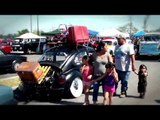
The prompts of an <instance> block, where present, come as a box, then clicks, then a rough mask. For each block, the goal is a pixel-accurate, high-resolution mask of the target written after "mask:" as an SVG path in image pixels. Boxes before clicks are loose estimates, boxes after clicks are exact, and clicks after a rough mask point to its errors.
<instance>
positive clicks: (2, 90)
mask: <svg viewBox="0 0 160 120" xmlns="http://www.w3.org/2000/svg"><path fill="white" fill-rule="evenodd" d="M14 104H17V101H16V100H15V99H14V94H13V90H12V88H11V87H8V86H2V85H0V105H14Z"/></svg>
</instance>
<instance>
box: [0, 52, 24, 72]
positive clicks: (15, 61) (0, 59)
mask: <svg viewBox="0 0 160 120" xmlns="http://www.w3.org/2000/svg"><path fill="white" fill-rule="evenodd" d="M23 61H27V57H25V56H20V55H12V54H6V53H5V52H3V51H2V50H0V71H4V70H8V69H9V70H13V71H15V70H16V68H17V67H18V66H19V64H20V63H21V62H23Z"/></svg>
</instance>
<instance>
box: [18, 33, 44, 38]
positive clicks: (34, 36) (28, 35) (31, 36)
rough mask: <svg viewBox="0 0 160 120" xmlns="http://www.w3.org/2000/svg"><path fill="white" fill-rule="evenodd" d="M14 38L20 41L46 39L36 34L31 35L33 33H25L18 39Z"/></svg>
mask: <svg viewBox="0 0 160 120" xmlns="http://www.w3.org/2000/svg"><path fill="white" fill-rule="evenodd" d="M16 38H21V39H38V38H39V39H40V38H42V39H43V38H46V37H45V36H38V35H36V34H33V33H25V34H23V35H21V36H19V37H16Z"/></svg>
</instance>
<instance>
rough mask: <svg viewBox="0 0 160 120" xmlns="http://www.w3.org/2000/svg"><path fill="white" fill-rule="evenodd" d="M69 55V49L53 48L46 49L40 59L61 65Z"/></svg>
mask: <svg viewBox="0 0 160 120" xmlns="http://www.w3.org/2000/svg"><path fill="white" fill-rule="evenodd" d="M68 55H69V52H68V51H67V49H61V48H53V49H49V50H48V51H46V52H45V53H44V54H43V55H42V56H41V58H40V59H39V61H50V62H53V63H54V64H55V65H56V66H58V67H59V66H60V65H61V64H62V63H63V62H64V61H65V60H66V58H67V57H68Z"/></svg>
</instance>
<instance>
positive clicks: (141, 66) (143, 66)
mask: <svg viewBox="0 0 160 120" xmlns="http://www.w3.org/2000/svg"><path fill="white" fill-rule="evenodd" d="M143 68H145V69H146V70H147V66H146V65H144V64H141V65H140V66H139V72H140V70H141V69H143Z"/></svg>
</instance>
